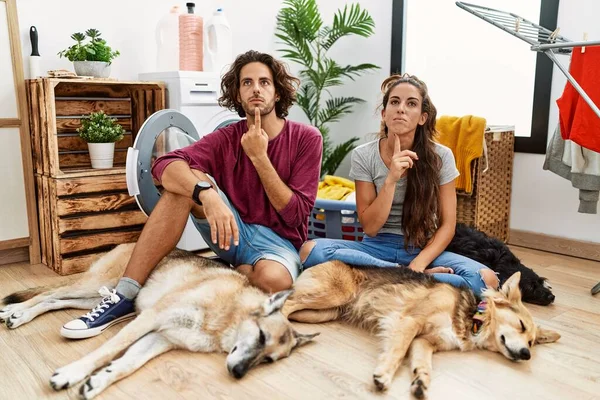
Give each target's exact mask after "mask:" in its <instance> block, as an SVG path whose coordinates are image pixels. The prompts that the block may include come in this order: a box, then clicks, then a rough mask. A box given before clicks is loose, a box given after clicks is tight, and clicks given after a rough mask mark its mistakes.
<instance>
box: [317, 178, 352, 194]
mask: <svg viewBox="0 0 600 400" xmlns="http://www.w3.org/2000/svg"><path fill="white" fill-rule="evenodd" d="M354 190H355V186H354V182H353V181H351V180H350V179H346V178H342V177H339V176H333V175H325V178H323V180H322V181H321V182H319V190H318V191H317V198H319V199H327V200H344V199H345V198H346V197H347V196H348V195H349V194H350V193H352V192H354Z"/></svg>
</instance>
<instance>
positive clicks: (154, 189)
mask: <svg viewBox="0 0 600 400" xmlns="http://www.w3.org/2000/svg"><path fill="white" fill-rule="evenodd" d="M199 138H200V137H199V136H198V132H197V131H196V128H195V127H194V124H193V123H192V121H190V119H189V118H188V117H186V116H185V115H183V114H182V113H180V112H179V111H176V110H161V111H157V112H155V113H154V114H152V115H151V116H150V117H149V118H148V119H147V120H146V121H145V122H144V124H143V125H142V127H141V128H140V131H139V132H138V135H137V137H136V139H135V142H134V143H133V147H130V148H129V149H128V150H127V161H126V179H127V190H128V191H129V195H130V196H135V200H136V201H137V203H138V205H139V207H140V209H141V210H142V211H143V212H144V214H146V215H150V213H151V212H152V210H153V209H154V207H155V206H156V203H157V202H158V199H159V198H160V191H159V186H158V182H155V181H154V180H153V178H152V174H151V170H152V165H153V164H154V162H155V161H156V159H157V158H158V157H160V156H162V155H163V154H165V153H168V152H170V151H173V150H177V149H180V148H182V147H186V146H189V145H190V144H193V143H194V142H196V141H197V140H199Z"/></svg>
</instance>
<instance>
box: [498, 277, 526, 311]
mask: <svg viewBox="0 0 600 400" xmlns="http://www.w3.org/2000/svg"><path fill="white" fill-rule="evenodd" d="M520 281H521V272H519V271H517V272H515V273H514V274H512V276H511V277H510V278H508V279H507V280H506V282H504V285H502V289H500V292H501V293H502V294H503V295H504V296H505V297H506V298H507V299H508V301H509V302H510V303H516V302H517V301H520V300H521V289H519V282H520Z"/></svg>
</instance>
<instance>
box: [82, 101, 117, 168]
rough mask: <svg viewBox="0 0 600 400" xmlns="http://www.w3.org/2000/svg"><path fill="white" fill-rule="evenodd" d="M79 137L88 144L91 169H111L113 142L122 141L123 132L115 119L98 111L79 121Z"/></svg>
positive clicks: (113, 150)
mask: <svg viewBox="0 0 600 400" xmlns="http://www.w3.org/2000/svg"><path fill="white" fill-rule="evenodd" d="M77 132H78V133H79V137H80V138H82V139H83V140H85V141H86V142H87V144H88V149H89V152H90V160H91V161H92V168H112V166H113V158H114V154H115V142H118V141H119V140H121V139H123V134H124V133H125V130H124V129H123V127H122V126H121V125H119V123H118V122H117V119H116V118H111V117H109V116H108V115H106V114H105V113H104V111H99V112H97V113H91V114H90V115H89V116H88V118H85V117H84V118H82V119H81V127H80V128H78V129H77Z"/></svg>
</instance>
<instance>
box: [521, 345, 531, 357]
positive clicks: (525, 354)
mask: <svg viewBox="0 0 600 400" xmlns="http://www.w3.org/2000/svg"><path fill="white" fill-rule="evenodd" d="M519 357H520V358H521V360H529V359H530V358H531V353H530V352H529V349H526V348H524V347H523V348H522V349H521V351H520V352H519Z"/></svg>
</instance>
